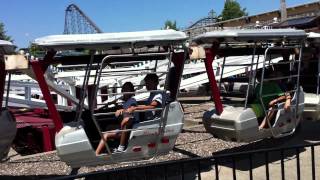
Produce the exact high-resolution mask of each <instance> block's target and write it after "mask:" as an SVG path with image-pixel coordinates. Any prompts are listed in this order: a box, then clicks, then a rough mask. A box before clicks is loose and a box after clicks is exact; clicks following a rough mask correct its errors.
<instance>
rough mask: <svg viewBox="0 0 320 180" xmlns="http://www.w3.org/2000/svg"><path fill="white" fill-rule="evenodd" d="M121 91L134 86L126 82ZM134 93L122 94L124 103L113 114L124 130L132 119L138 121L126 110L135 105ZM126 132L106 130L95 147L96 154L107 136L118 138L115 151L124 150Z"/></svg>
mask: <svg viewBox="0 0 320 180" xmlns="http://www.w3.org/2000/svg"><path fill="white" fill-rule="evenodd" d="M121 92H123V93H126V92H134V86H133V84H132V83H131V82H126V83H124V84H123V86H122V89H121ZM133 96H134V94H133V93H130V94H124V95H123V98H122V99H123V100H124V103H123V105H122V107H123V109H119V110H117V111H116V113H115V116H116V117H118V118H119V119H121V125H120V129H121V130H125V129H127V128H128V127H129V128H130V127H131V126H132V124H133V123H134V122H133V121H138V119H137V117H133V115H132V113H127V112H126V110H127V109H128V108H130V107H132V106H137V101H136V99H135V98H134V97H133ZM127 134H128V132H125V131H124V132H117V131H116V130H115V131H113V132H107V133H105V134H104V135H103V139H101V141H100V143H99V145H98V147H97V149H96V155H99V154H100V153H101V151H102V150H103V148H104V147H105V143H106V142H107V140H108V138H120V145H119V147H118V148H117V149H116V151H115V152H123V151H125V143H126V142H125V141H126V137H127Z"/></svg>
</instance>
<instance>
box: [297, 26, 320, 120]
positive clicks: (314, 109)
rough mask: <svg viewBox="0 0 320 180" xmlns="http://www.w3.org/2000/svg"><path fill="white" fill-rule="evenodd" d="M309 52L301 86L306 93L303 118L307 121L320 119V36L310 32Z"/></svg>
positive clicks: (304, 64) (303, 66) (308, 39)
mask: <svg viewBox="0 0 320 180" xmlns="http://www.w3.org/2000/svg"><path fill="white" fill-rule="evenodd" d="M306 44H307V47H306V49H307V50H308V52H307V53H305V54H307V55H306V57H305V58H304V60H303V61H302V70H301V71H302V73H303V75H302V77H301V85H302V86H303V87H304V91H305V102H304V103H305V107H304V112H303V117H304V118H305V119H307V120H313V121H316V120H319V119H320V96H319V90H320V89H319V88H320V85H319V83H320V74H319V72H320V71H319V70H320V59H319V58H320V53H319V52H320V49H319V45H320V34H319V33H314V32H310V33H308V38H307V43H306Z"/></svg>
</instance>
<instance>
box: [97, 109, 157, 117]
mask: <svg viewBox="0 0 320 180" xmlns="http://www.w3.org/2000/svg"><path fill="white" fill-rule="evenodd" d="M162 110H163V108H154V109H146V110H136V111H134V113H135V112H150V111H162ZM114 114H116V112H108V113H95V114H93V115H94V116H107V115H114Z"/></svg>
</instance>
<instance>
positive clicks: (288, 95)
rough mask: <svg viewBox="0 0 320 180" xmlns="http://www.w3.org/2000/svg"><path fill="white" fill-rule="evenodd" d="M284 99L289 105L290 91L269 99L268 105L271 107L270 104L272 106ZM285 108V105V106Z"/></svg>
mask: <svg viewBox="0 0 320 180" xmlns="http://www.w3.org/2000/svg"><path fill="white" fill-rule="evenodd" d="M284 100H285V101H286V102H287V101H288V103H289V106H290V103H291V96H290V93H285V95H283V96H279V97H278V98H276V99H274V100H272V101H270V103H269V106H270V107H272V106H274V105H275V104H277V103H278V102H283V101H284ZM285 108H286V107H285Z"/></svg>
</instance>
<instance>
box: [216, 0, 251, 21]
mask: <svg viewBox="0 0 320 180" xmlns="http://www.w3.org/2000/svg"><path fill="white" fill-rule="evenodd" d="M247 15H248V13H247V12H246V8H243V9H241V6H240V4H239V3H238V2H237V1H236V0H227V1H226V3H225V4H224V8H223V10H222V13H221V17H222V20H223V21H225V20H228V19H234V18H238V17H242V16H247Z"/></svg>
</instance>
